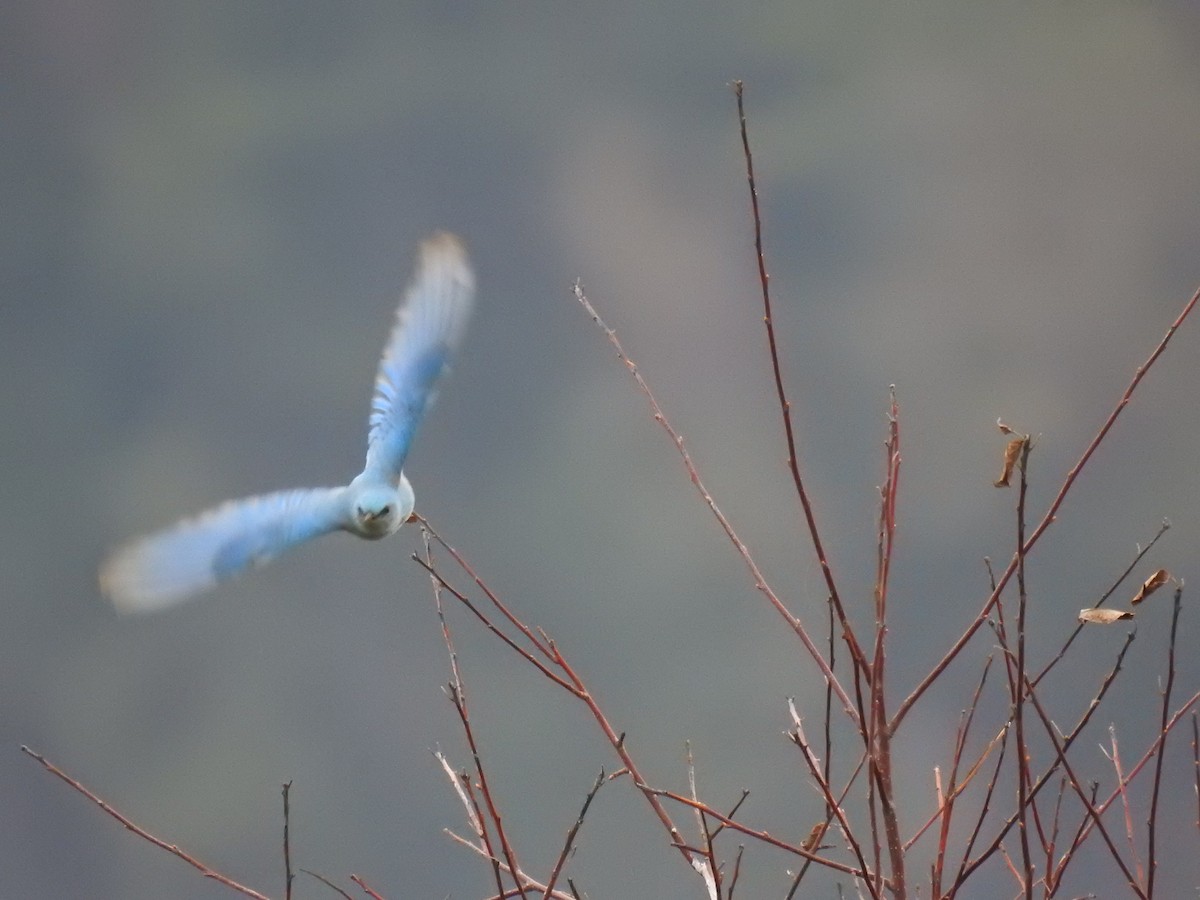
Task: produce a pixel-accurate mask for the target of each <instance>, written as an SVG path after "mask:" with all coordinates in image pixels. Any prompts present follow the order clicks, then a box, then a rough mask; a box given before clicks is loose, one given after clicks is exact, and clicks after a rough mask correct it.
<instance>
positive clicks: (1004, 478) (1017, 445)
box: [992, 426, 1026, 487]
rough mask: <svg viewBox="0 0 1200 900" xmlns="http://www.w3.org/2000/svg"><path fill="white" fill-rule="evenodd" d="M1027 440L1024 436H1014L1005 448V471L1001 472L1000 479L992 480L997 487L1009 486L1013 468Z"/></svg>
mask: <svg viewBox="0 0 1200 900" xmlns="http://www.w3.org/2000/svg"><path fill="white" fill-rule="evenodd" d="M1005 427H1007V426H1005ZM1025 440H1026V439H1025V438H1023V437H1019V438H1013V439H1012V440H1011V441H1009V442H1008V446H1006V447H1005V448H1004V471H1002V472H1001V473H1000V477H999V478H998V479H996V480H995V481H994V482H992V483H993V484H995V485H996V487H1008V479H1009V478H1010V477H1011V476H1012V473H1013V469H1015V468H1016V466H1017V460H1018V459H1019V458H1020V456H1021V448H1022V447H1023V446H1025Z"/></svg>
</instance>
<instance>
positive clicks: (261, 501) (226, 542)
mask: <svg viewBox="0 0 1200 900" xmlns="http://www.w3.org/2000/svg"><path fill="white" fill-rule="evenodd" d="M474 293H475V279H474V275H473V274H472V272H471V268H470V265H469V263H468V262H467V256H466V252H465V251H464V250H463V247H462V244H461V243H460V242H459V241H458V239H457V238H456V237H454V236H453V235H451V234H446V233H441V234H437V235H435V236H434V237H432V238H430V239H429V240H427V241H425V242H424V243H422V244H421V252H420V259H419V261H418V267H417V274H416V276H415V278H414V279H413V282H412V284H411V285H410V286H409V288H408V291H407V293H406V294H405V297H404V300H403V301H402V302H401V304H400V309H399V311H398V313H397V321H396V325H395V327H394V328H393V329H392V333H391V337H390V338H389V340H388V343H387V346H386V347H385V348H384V353H383V359H382V361H381V362H380V364H379V374H378V376H377V377H376V379H375V395H374V398H373V399H372V402H371V418H370V427H369V432H368V437H367V461H366V466H365V467H364V469H363V471H362V473H361V474H359V475H358V476H357V477H356V478H355V479H354V480H353V481H351V482H350V484H348V485H346V486H345V487H334V488H305V489H301V490H294V491H281V492H279V493H274V494H263V495H261V496H258V497H249V498H247V499H244V500H233V501H230V502H228V503H225V504H223V505H221V506H218V507H216V508H215V509H211V510H209V511H208V512H205V513H201V514H200V515H198V516H196V517H194V518H191V519H185V520H183V521H182V522H179V523H178V524H177V525H175V526H174V527H172V528H169V529H167V530H165V531H161V532H158V533H156V534H152V535H150V536H149V537H145V538H142V539H141V540H138V541H134V542H133V543H131V544H128V545H126V546H125V547H123V548H122V549H120V550H118V551H117V553H116V554H114V555H113V556H112V557H111V558H109V560H108V561H107V562H105V563H104V565H103V566H102V567H101V569H100V586H101V589H102V590H103V591H104V593H105V594H107V595H108V596H109V597H110V598H111V599H112V601H113V603H114V604H115V605H116V607H117V608H118V609H119V610H121V611H124V612H131V611H133V612H141V611H148V610H152V609H158V608H162V607H166V606H171V605H174V604H175V603H178V602H181V601H183V600H186V599H187V598H189V597H191V596H193V595H194V594H197V593H199V592H201V591H203V590H206V589H208V588H211V587H213V586H214V585H217V584H220V583H221V582H223V581H227V580H228V579H230V578H233V577H235V576H237V575H240V574H241V573H243V572H245V571H247V570H249V569H251V568H254V567H256V566H259V565H262V564H263V563H266V562H269V561H270V560H272V559H274V558H275V557H276V556H278V555H279V554H280V553H282V552H284V551H285V550H288V549H290V548H292V547H295V546H297V545H299V544H302V543H304V542H305V541H309V540H311V539H313V538H315V537H319V536H321V535H323V534H329V533H331V532H334V531H338V530H342V531H348V532H350V533H351V534H354V535H357V536H358V537H361V538H365V539H367V540H378V539H379V538H383V537H386V536H388V535H390V534H394V533H395V532H396V531H397V530H399V528H400V526H401V525H403V524H404V523H405V522H406V521H407V520H408V517H409V516H410V515H411V514H412V511H413V506H414V503H415V499H414V495H413V489H412V485H410V484H409V481H408V478H406V477H405V475H404V473H403V466H404V460H405V458H406V457H407V455H408V450H409V446H410V445H411V443H412V438H413V434H414V433H415V432H416V429H417V426H418V425H419V424H420V422H421V418H422V417H423V416H424V414H425V411H426V410H427V409H428V407H429V404H430V402H431V400H432V395H433V388H434V386H435V384H436V383H437V381H438V379H439V378H440V377H441V375H442V373H443V372H444V371H445V369H446V366H447V364H448V362H449V359H450V355H451V354H452V353H453V351H454V349H455V347H456V346H457V345H458V343H459V341H460V340H461V338H462V334H463V331H464V329H465V327H466V322H467V318H468V316H469V314H470V311H471V305H472V301H473V298H474Z"/></svg>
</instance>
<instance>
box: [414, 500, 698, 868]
mask: <svg viewBox="0 0 1200 900" xmlns="http://www.w3.org/2000/svg"><path fill="white" fill-rule="evenodd" d="M422 527H423V528H424V529H425V530H426V531H427V532H428V534H429V536H430V537H431V538H433V540H435V541H437V542H438V544H439V545H441V546H442V547H445V548H446V549H447V550H448V551H450V553H451V555H452V556H453V557H454V559H455V562H457V563H459V564H460V565H461V566H462V567H463V569H464V571H467V572H468V573H469V574H470V575H471V577H472V578H473V579H474V580H475V582H476V584H477V585H478V586H479V587H480V590H482V591H484V593H485V594H486V595H487V597H488V599H489V600H490V601H491V603H492V605H493V606H494V607H495V608H496V609H497V610H498V611H499V612H500V613H501V615H503V616H504V618H505V619H506V620H507V621H508V622H510V623H511V624H512V625H513V627H514V628H517V629H518V630H519V631H520V632H521V633H522V634H524V635H526V636H531V635H532V634H533V631H532V629H530V628H529V627H528V626H527V625H525V623H524V622H522V621H521V620H520V619H519V618H518V617H517V616H516V615H515V614H514V613H513V612H512V610H511V609H509V608H508V606H507V605H505V604H504V603H503V602H502V601H501V600H500V598H499V597H497V596H496V594H495V593H493V592H492V591H491V590H490V589H489V588H488V587H487V586H486V585H485V584H484V583H483V580H482V579H481V578H479V576H477V575H475V574H474V572H473V571H472V570H471V569H469V567H468V566H467V565H466V563H465V561H464V560H463V558H462V556H461V555H460V554H458V553H457V552H455V551H454V550H453V549H452V548H451V547H450V545H449V544H448V543H447V542H446V541H445V540H444V539H443V538H442V537H441V535H439V534H438V532H437V531H436V530H435V529H434V528H433V526H432V525H430V524H429V522H428V521H426V520H422ZM413 559H415V560H416V561H417V562H418V563H420V564H421V565H422V566H423V567H424V568H425V569H426V571H428V572H429V574H430V576H431V578H432V579H433V580H434V582H435V590H436V589H440V590H445V591H446V592H447V593H449V594H450V595H451V596H452V597H454V598H456V599H457V600H459V602H461V603H462V604H463V605H464V606H466V607H467V608H468V609H470V610H471V612H472V613H474V614H475V616H476V617H477V618H478V619H479V620H480V621H481V622H483V623H484V625H485V626H486V627H487V628H488V630H489V631H491V632H492V633H493V634H495V635H497V636H499V637H501V638H502V639H503V640H504V643H505V644H506V645H507V646H509V647H510V648H512V649H513V650H515V651H516V652H517V653H518V654H520V655H521V657H522V658H523V659H525V660H526V661H528V662H529V663H531V664H532V665H533V666H534V667H535V668H536V669H537V670H538V671H539V672H541V673H542V674H543V675H545V676H546V677H547V678H549V679H550V681H552V682H553V683H554V684H557V685H558V686H559V687H561V688H562V689H563V690H565V691H567V692H568V693H569V694H571V695H572V696H573V697H575V698H576V699H578V700H580V701H581V702H583V704H584V705H585V706H586V707H587V708H588V710H589V712H591V714H592V718H593V719H595V721H596V723H597V725H599V726H600V729H601V731H603V732H604V736H605V737H606V738H607V739H608V742H609V744H610V745H611V746H612V748H613V750H614V751H615V752H616V754H617V756H618V757H619V758H620V760H621V763H622V765H623V767H624V768H625V769H626V770H627V771H628V772H629V775H630V776H631V778H632V779H633V783H634V785H635V786H636V787H637V788H638V790H639V791H641V793H642V795H643V796H644V797H645V798H646V801H647V802H648V803H649V804H650V806H651V808H652V809H653V810H654V813H655V815H656V816H657V817H658V819H659V821H660V822H661V823H662V824H663V827H664V828H666V829H667V833H668V834H669V835H670V838H671V844H672V846H675V847H678V848H679V850H680V852H681V853H682V854H683V857H684V859H686V860H687V862H688V864H689V865H690V866H692V867H693V868H694V869H695V868H696V867H697V866H696V864H697V860H696V859H695V858H694V856H693V854H692V853H691V852H689V850H688V848H687V846H686V844H685V843H684V841H683V839H682V837H681V835H680V833H679V829H678V828H676V826H675V823H674V822H673V821H672V820H671V817H670V815H669V814H668V813H667V810H666V808H665V807H664V806H663V805H662V803H661V801H660V800H659V799H658V797H657V796H656V795H655V793H654V792H653V791H652V790H651V788H650V786H649V785H648V784H647V783H646V780H645V779H644V778H643V777H642V774H641V771H640V769H639V768H638V766H637V763H636V762H635V761H634V759H633V757H632V756H631V755H630V753H629V750H628V748H627V747H626V745H625V736H624V734H618V733H617V731H616V729H614V728H613V727H612V725H611V724H610V723H609V721H608V718H607V716H606V715H605V714H604V711H603V710H602V709H601V708H600V705H599V704H598V703H597V702H596V699H595V698H594V697H593V696H592V695H591V693H590V692H589V690H588V689H587V686H586V685H585V684H584V683H583V680H582V679H581V678H580V677H579V675H578V673H576V672H575V670H574V669H573V668H572V667H571V666H570V664H569V663H568V662H567V660H566V658H565V657H564V656H563V655H562V653H561V652H560V651H559V649H558V647H557V646H555V644H554V642H553V641H551V640H549V639H548V638H546V637H545V636H544V635H542V636H541V637H540V638H539V639H534V638H532V637H530V640H532V641H534V644H535V649H536V652H537V653H540V654H541V655H542V656H543V657H544V658H545V660H546V662H543V661H542V660H541V659H538V658H537V657H536V656H535V655H534V651H529V650H525V649H524V648H522V647H520V646H518V645H517V644H516V642H515V641H514V640H512V638H510V637H509V636H508V635H506V634H505V633H504V632H503V630H502V629H501V628H500V627H499V625H497V624H496V623H495V622H494V621H493V620H492V619H491V617H490V616H488V614H487V613H485V612H484V611H483V610H481V609H479V608H478V606H476V605H475V604H473V603H472V602H471V601H470V600H469V599H468V598H467V597H466V596H465V595H464V594H462V593H460V592H459V591H457V590H455V588H454V587H452V586H451V585H450V584H449V583H448V582H447V581H446V579H445V578H444V577H443V576H442V574H441V573H440V572H438V571H437V570H436V569H434V568H433V565H432V562H431V561H430V562H426V561H425V560H422V559H421V558H420V557H417V556H415V555H414V556H413ZM439 596H440V594H439ZM443 630H444V633H448V629H447V628H446V625H445V623H444V621H443ZM492 855H493V856H495V854H492ZM514 868H515V867H514Z"/></svg>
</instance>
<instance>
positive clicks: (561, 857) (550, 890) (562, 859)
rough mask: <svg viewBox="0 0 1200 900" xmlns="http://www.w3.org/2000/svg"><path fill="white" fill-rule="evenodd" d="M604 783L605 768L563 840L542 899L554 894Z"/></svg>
mask: <svg viewBox="0 0 1200 900" xmlns="http://www.w3.org/2000/svg"><path fill="white" fill-rule="evenodd" d="M602 784H604V770H603V769H601V770H600V774H599V775H597V776H596V781H595V783H594V784H593V785H592V789H591V790H590V791H588V794H587V797H585V798H584V801H583V809H581V810H580V811H579V816H578V818H576V819H575V823H574V824H573V825H572V826H571V828H570V830H568V831H567V839H566V841H564V842H563V848H562V852H561V853H559V854H558V861H557V862H555V863H554V869H553V870H552V871H551V872H550V878H549V879H548V880H547V881H546V889H545V891H543V892H542V900H550V898H551V897H552V896H553V895H554V885H555V882H557V881H558V876H559V875H561V874H562V870H563V866H565V865H566V864H567V859H568V858H569V857H570V855H571V849H572V848H573V847H574V846H575V836H576V835H577V834H579V829H580V828H581V827H583V817H584V816H586V815H587V811H588V807H590V806H591V805H592V801H593V800H594V799H595V798H596V794H597V793H598V792H599V791H600V786H601V785H602Z"/></svg>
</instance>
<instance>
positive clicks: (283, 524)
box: [100, 488, 347, 612]
mask: <svg viewBox="0 0 1200 900" xmlns="http://www.w3.org/2000/svg"><path fill="white" fill-rule="evenodd" d="M345 495H346V489H345V488H314V489H311V490H299V491H282V492H280V493H277V494H264V495H262V496H260V497H249V498H247V499H245V500H231V501H230V502H228V503H225V504H223V505H222V506H218V507H216V508H215V509H211V510H209V511H208V512H205V513H201V514H200V515H198V516H196V517H195V518H192V519H184V520H183V521H182V522H179V523H178V524H177V525H175V526H173V527H171V528H168V529H167V530H165V531H160V532H158V533H157V534H152V535H150V536H148V537H144V538H142V539H141V540H138V541H134V542H133V543H131V544H127V545H126V546H125V547H123V548H121V549H120V550H118V551H117V552H116V553H115V554H114V555H113V556H112V557H110V558H109V560H108V561H107V562H106V563H105V564H104V565H103V567H101V569H100V589H101V590H102V591H104V593H105V594H107V595H108V596H109V598H111V600H112V602H113V605H114V606H116V608H117V609H118V610H119V611H121V612H149V611H151V610H156V609H162V608H164V607H168V606H173V605H174V604H176V603H179V602H181V601H183V600H186V599H188V598H189V597H191V596H192V595H193V594H196V593H199V592H200V591H203V590H205V589H207V588H210V587H213V586H214V585H216V584H219V583H221V582H222V581H226V580H228V579H230V578H233V577H234V576H236V575H240V574H241V573H243V572H245V571H246V570H248V569H250V568H253V567H255V566H259V565H262V564H263V563H266V562H269V561H270V560H272V559H274V558H275V557H276V556H278V555H279V554H280V553H282V552H283V551H285V550H288V549H290V548H291V547H295V546H296V545H297V544H301V543H303V542H304V541H307V540H311V539H312V538H315V537H318V536H320V535H322V534H328V533H329V532H331V531H336V530H337V529H338V528H341V527H342V525H343V523H344V522H345V518H346V515H347V513H346V499H345Z"/></svg>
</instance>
